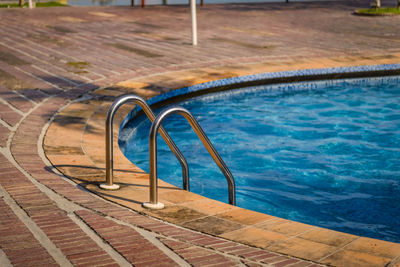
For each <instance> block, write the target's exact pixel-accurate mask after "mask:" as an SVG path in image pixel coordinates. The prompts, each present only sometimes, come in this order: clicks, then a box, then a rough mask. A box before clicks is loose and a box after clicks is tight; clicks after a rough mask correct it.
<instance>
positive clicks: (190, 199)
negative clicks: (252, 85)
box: [46, 87, 400, 266]
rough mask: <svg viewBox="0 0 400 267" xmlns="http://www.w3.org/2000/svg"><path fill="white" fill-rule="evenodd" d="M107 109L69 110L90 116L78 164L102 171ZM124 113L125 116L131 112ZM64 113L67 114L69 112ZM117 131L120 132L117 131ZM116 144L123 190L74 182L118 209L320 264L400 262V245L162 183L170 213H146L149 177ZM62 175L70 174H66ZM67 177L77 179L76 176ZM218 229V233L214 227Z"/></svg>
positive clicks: (84, 106) (102, 103)
mask: <svg viewBox="0 0 400 267" xmlns="http://www.w3.org/2000/svg"><path fill="white" fill-rule="evenodd" d="M184 88H185V87H184ZM187 88H190V87H187ZM126 92H129V90H128V89H127V90H126ZM97 93H98V94H96V92H95V93H94V95H96V96H98V95H101V94H103V93H104V92H100V90H98V91H97ZM109 104H110V99H98V100H93V103H90V101H89V102H88V103H77V104H72V105H71V106H70V107H69V108H70V109H71V110H72V111H71V112H75V113H76V112H77V109H80V110H82V112H87V111H88V110H90V111H91V112H92V113H91V114H90V115H89V114H87V115H86V117H85V119H86V120H85V121H84V122H82V124H83V126H82V129H81V131H82V136H83V137H82V143H80V144H79V146H80V145H82V147H84V148H85V152H86V153H87V156H88V157H89V158H90V160H91V161H92V163H88V162H85V160H83V159H82V160H79V159H78V160H77V161H80V162H81V164H82V165H84V164H85V165H87V164H94V165H95V166H102V164H103V163H104V162H102V159H101V158H102V157H103V154H104V150H101V149H99V147H102V146H104V139H103V136H102V131H103V130H102V127H103V123H104V118H105V117H104V115H105V110H106V108H105V107H107V106H108V105H109ZM78 106H79V107H78ZM99 107H100V108H99ZM124 111H126V112H127V110H124ZM63 112H68V108H67V109H66V110H64V111H63ZM122 120H123V116H119V117H118V118H117V119H116V122H115V123H116V124H115V125H118V124H119V123H121V122H122ZM114 129H118V127H115V128H114ZM68 130H69V131H71V129H66V131H68ZM89 130H90V131H89ZM116 132H117V130H116ZM54 135H55V136H54ZM48 138H49V139H51V138H57V136H56V132H54V133H52V131H51V126H50V129H49V131H48V134H47V135H46V140H47V139H48ZM69 141H71V140H69ZM79 142H80V141H79ZM116 143H117V142H114V148H115V149H114V151H116V155H115V156H116V160H115V161H116V163H117V164H116V166H115V167H116V169H117V171H116V175H115V177H116V182H117V183H122V185H123V186H122V190H120V191H113V192H104V191H102V190H99V189H98V187H97V186H96V183H98V182H99V181H101V180H102V179H103V178H104V177H100V176H98V175H95V174H93V175H89V174H88V175H86V176H85V177H84V175H82V176H79V177H78V178H79V179H82V178H83V177H84V178H85V179H87V181H86V184H85V183H82V181H81V180H79V179H76V180H75V181H76V182H77V183H80V184H82V185H83V186H85V187H86V188H87V189H88V190H90V191H92V192H94V193H96V194H98V195H100V196H102V197H103V198H106V199H108V200H111V201H113V202H116V203H118V204H121V205H124V206H127V207H129V208H132V209H134V210H137V211H139V212H142V213H146V214H149V215H151V216H155V217H157V218H160V219H162V220H165V221H168V222H171V223H173V224H176V225H180V226H184V227H187V228H191V229H195V230H198V231H201V232H204V233H209V234H211V235H214V236H218V237H222V238H225V239H229V240H232V241H236V242H239V243H243V244H248V245H250V246H255V247H259V248H262V249H266V250H268V251H273V252H277V253H281V254H284V255H290V256H293V257H298V258H302V259H306V260H310V261H313V262H317V263H320V264H332V265H340V262H343V260H345V261H346V262H348V263H350V262H354V261H355V260H356V261H357V262H367V263H375V266H383V265H385V264H386V263H387V262H392V261H393V260H395V259H396V258H397V257H399V256H400V244H396V243H391V242H386V241H381V240H376V239H371V238H364V237H358V236H353V235H349V234H344V233H340V232H335V231H332V230H328V229H323V228H319V227H314V226H309V225H305V224H301V223H297V222H292V221H288V220H284V219H280V218H276V217H272V216H269V215H265V214H261V213H257V212H253V211H249V210H245V209H242V208H238V207H232V206H229V205H227V204H225V203H221V202H218V201H215V200H211V199H207V198H204V197H201V196H199V195H196V194H193V193H189V192H186V191H183V190H178V189H177V188H175V187H173V186H170V185H168V184H167V183H165V182H163V181H160V186H161V188H160V199H161V201H163V202H164V203H165V204H167V208H166V209H165V210H163V211H159V212H152V211H148V210H143V209H142V208H141V206H140V204H141V203H142V202H144V201H147V199H148V189H147V184H148V181H147V180H148V175H147V174H146V173H143V171H141V170H140V169H138V168H136V167H134V166H132V164H131V163H130V162H129V161H128V160H127V159H126V158H125V157H124V156H123V155H122V153H121V152H120V151H119V149H117V148H118V146H117V145H116ZM67 145H69V146H71V147H76V146H77V144H72V143H71V142H68V144H66V146H67ZM102 151H103V152H102ZM102 153H103V154H102ZM49 159H50V160H51V162H52V163H53V165H57V164H56V163H57V159H56V158H53V159H52V157H51V155H50V156H49ZM82 162H83V163H82ZM61 171H62V172H63V173H67V174H68V171H66V170H61ZM69 176H70V177H71V176H74V175H73V172H71V173H70V175H69ZM215 225H217V226H218V227H215Z"/></svg>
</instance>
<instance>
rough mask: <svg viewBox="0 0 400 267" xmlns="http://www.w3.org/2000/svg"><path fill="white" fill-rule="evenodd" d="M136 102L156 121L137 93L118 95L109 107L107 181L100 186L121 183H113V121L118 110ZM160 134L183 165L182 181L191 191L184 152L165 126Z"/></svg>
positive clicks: (113, 185) (109, 188)
mask: <svg viewBox="0 0 400 267" xmlns="http://www.w3.org/2000/svg"><path fill="white" fill-rule="evenodd" d="M128 102H134V103H135V104H137V105H139V106H140V107H141V108H142V109H143V111H144V113H145V114H146V115H147V117H148V118H149V119H150V121H151V122H153V121H154V119H155V115H154V113H153V112H152V111H151V109H150V107H149V106H148V105H147V103H146V101H145V100H144V99H143V98H141V97H139V96H136V95H121V96H119V97H117V98H116V99H115V101H114V103H113V104H112V105H111V107H110V108H109V109H108V112H107V118H106V183H105V184H100V187H101V188H103V189H108V190H116V189H119V185H117V184H114V183H113V169H114V166H113V165H114V161H113V121H114V115H115V113H116V112H117V110H118V109H119V108H120V107H121V106H122V105H123V104H125V103H128ZM159 131H160V134H161V137H162V138H163V139H164V141H165V142H166V143H167V145H168V146H169V148H170V149H171V151H172V152H173V153H174V155H175V157H176V158H177V159H178V161H179V163H180V164H181V167H182V180H183V181H182V183H183V189H185V190H187V191H190V185H189V167H188V164H187V162H186V159H185V157H184V156H183V154H182V152H181V151H180V150H179V149H178V147H177V146H176V145H175V143H174V141H172V139H171V137H170V136H169V135H168V133H167V132H166V131H165V129H164V127H162V126H161V127H160V130H159Z"/></svg>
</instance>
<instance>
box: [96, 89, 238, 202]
mask: <svg viewBox="0 0 400 267" xmlns="http://www.w3.org/2000/svg"><path fill="white" fill-rule="evenodd" d="M128 102H134V103H136V104H137V105H139V106H140V107H141V108H142V109H143V111H144V113H145V114H146V115H147V117H148V118H149V119H150V121H151V122H152V125H151V128H150V134H149V154H150V156H149V160H150V201H149V202H146V203H143V206H144V207H146V208H149V209H162V208H164V204H162V203H160V202H158V185H157V181H158V180H157V132H159V133H160V134H161V137H162V138H163V139H164V141H165V142H166V143H167V145H168V146H169V148H170V149H171V151H172V152H173V153H174V155H175V156H176V158H177V159H178V161H179V163H180V164H181V167H182V180H183V189H184V190H187V191H190V186H189V168H188V164H187V161H186V159H185V157H184V156H183V154H182V152H181V151H180V150H179V148H178V147H177V146H176V145H175V143H174V141H172V139H171V137H170V136H169V134H168V133H167V132H166V131H165V129H164V127H163V126H162V125H161V123H162V121H163V120H164V119H165V118H166V117H168V116H169V115H171V114H174V113H175V114H179V115H181V116H183V117H184V118H185V119H186V120H187V121H188V122H189V124H190V126H191V127H192V129H193V130H194V132H195V133H196V135H197V136H198V137H199V139H200V140H201V142H202V143H203V145H204V146H205V148H206V149H207V151H208V153H210V155H211V157H212V158H213V160H214V162H215V163H216V164H217V166H218V167H219V169H220V170H221V172H222V173H223V175H224V176H225V178H226V181H227V182H228V198H229V204H231V205H236V189H235V180H234V178H233V175H232V173H231V172H230V170H229V168H228V167H227V166H226V164H225V162H224V161H223V160H222V158H221V157H220V155H219V154H218V152H217V150H216V149H215V148H214V146H213V145H212V143H211V141H210V140H209V139H208V137H207V135H206V134H205V133H204V131H203V129H202V128H201V127H200V124H199V123H198V122H197V120H196V119H195V118H194V117H193V115H192V114H191V113H190V112H189V111H188V110H186V109H184V108H182V107H170V108H168V109H166V110H164V111H162V112H161V113H160V114H159V115H158V116H157V117H156V116H155V115H154V113H153V112H152V110H151V108H150V107H149V105H148V104H147V103H146V101H145V100H144V99H143V98H141V97H139V96H136V95H133V94H128V95H121V96H119V97H117V98H116V99H115V101H114V103H113V104H112V105H111V106H110V108H109V110H108V113H107V118H106V137H105V138H106V183H105V184H101V185H100V187H101V188H103V189H111V190H116V189H118V188H119V185H117V184H114V183H113V120H114V115H115V113H116V112H117V110H118V109H119V108H120V107H121V106H122V105H123V104H125V103H128Z"/></svg>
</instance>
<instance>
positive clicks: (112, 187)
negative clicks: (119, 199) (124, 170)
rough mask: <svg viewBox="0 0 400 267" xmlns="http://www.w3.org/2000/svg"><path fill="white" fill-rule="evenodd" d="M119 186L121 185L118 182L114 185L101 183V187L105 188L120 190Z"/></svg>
mask: <svg viewBox="0 0 400 267" xmlns="http://www.w3.org/2000/svg"><path fill="white" fill-rule="evenodd" d="M119 187H120V186H119V185H117V184H112V185H107V184H100V188H101V189H105V190H118V189H119Z"/></svg>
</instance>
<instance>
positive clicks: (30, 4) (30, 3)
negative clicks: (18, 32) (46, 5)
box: [29, 0, 33, 9]
mask: <svg viewBox="0 0 400 267" xmlns="http://www.w3.org/2000/svg"><path fill="white" fill-rule="evenodd" d="M29 8H30V9H32V8H33V4H32V0H29Z"/></svg>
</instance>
